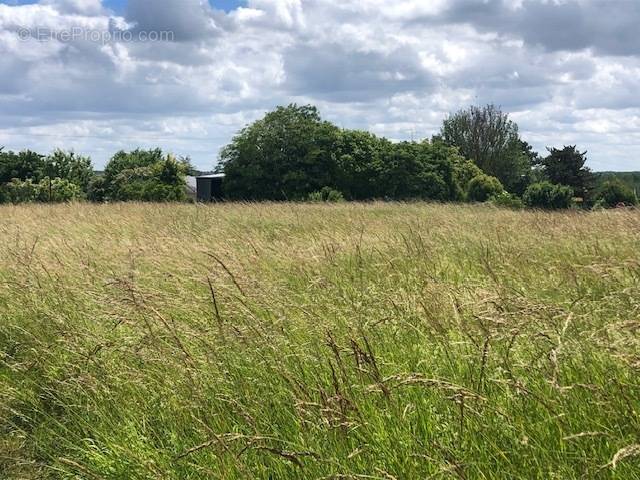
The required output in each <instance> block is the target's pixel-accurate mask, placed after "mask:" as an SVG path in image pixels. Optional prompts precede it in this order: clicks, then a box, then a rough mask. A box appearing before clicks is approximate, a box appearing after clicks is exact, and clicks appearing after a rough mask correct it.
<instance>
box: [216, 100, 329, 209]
mask: <svg viewBox="0 0 640 480" xmlns="http://www.w3.org/2000/svg"><path fill="white" fill-rule="evenodd" d="M338 133H339V130H338V128H337V127H335V126H334V125H332V124H330V123H329V122H325V121H323V120H322V119H321V118H320V114H319V113H318V110H317V109H316V107H313V106H310V105H307V106H298V105H289V106H288V107H278V108H277V109H276V110H274V111H273V112H270V113H268V114H267V115H266V116H265V117H264V118H263V119H261V120H258V121H256V122H254V123H253V124H252V125H250V126H248V127H246V128H244V129H243V130H242V131H241V132H240V133H239V134H238V135H236V136H235V137H234V139H233V141H232V142H231V144H230V145H228V146H227V147H225V148H224V149H223V151H222V153H221V155H220V163H221V165H222V168H223V169H224V173H225V175H226V178H225V182H224V184H225V192H226V195H227V196H228V197H229V198H230V199H242V200H303V199H306V198H307V196H308V195H309V194H310V193H312V192H315V191H317V190H320V189H321V188H322V187H323V186H327V185H333V182H332V179H333V175H332V174H333V172H334V171H335V168H336V166H335V161H334V156H333V147H334V144H335V143H336V139H337V136H338Z"/></svg>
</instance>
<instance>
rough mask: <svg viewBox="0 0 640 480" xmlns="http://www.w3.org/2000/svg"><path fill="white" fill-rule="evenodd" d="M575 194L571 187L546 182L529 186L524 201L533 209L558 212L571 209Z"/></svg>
mask: <svg viewBox="0 0 640 480" xmlns="http://www.w3.org/2000/svg"><path fill="white" fill-rule="evenodd" d="M573 194H574V192H573V189H572V188H571V187H568V186H566V185H557V184H553V183H551V182H548V181H544V182H539V183H534V184H531V185H529V187H528V188H527V190H526V191H525V192H524V195H523V197H522V200H523V201H524V203H525V204H526V205H527V206H529V207H532V208H542V209H547V210H556V209H561V208H569V207H570V206H571V204H572V203H573Z"/></svg>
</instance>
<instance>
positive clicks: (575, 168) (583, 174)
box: [541, 145, 594, 204]
mask: <svg viewBox="0 0 640 480" xmlns="http://www.w3.org/2000/svg"><path fill="white" fill-rule="evenodd" d="M586 161H587V152H580V151H579V150H578V149H577V148H576V146H575V145H572V146H568V147H564V148H563V149H561V150H559V149H557V148H551V149H549V155H548V156H547V157H546V158H544V159H543V160H542V162H541V165H542V167H543V170H544V173H545V176H546V178H547V179H549V181H550V182H551V183H555V184H558V185H566V186H568V187H571V188H572V189H573V192H574V195H576V196H578V197H579V198H581V199H583V201H584V202H586V203H587V204H589V203H590V201H591V199H592V198H591V197H592V192H593V190H594V177H593V174H592V173H591V170H590V169H589V168H587V167H585V163H586Z"/></svg>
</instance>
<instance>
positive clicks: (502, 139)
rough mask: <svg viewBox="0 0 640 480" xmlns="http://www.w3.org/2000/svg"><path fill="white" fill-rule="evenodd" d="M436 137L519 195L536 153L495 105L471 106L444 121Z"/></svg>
mask: <svg viewBox="0 0 640 480" xmlns="http://www.w3.org/2000/svg"><path fill="white" fill-rule="evenodd" d="M439 137H440V138H441V139H442V140H443V141H444V142H445V144H447V145H450V146H453V147H457V148H458V151H459V152H460V154H461V155H463V156H464V157H465V158H467V159H469V160H472V161H473V162H474V163H475V164H476V165H477V166H478V167H479V168H480V169H482V171H484V172H485V173H486V174H487V175H490V176H493V177H496V178H498V179H499V180H500V182H501V183H502V184H503V185H504V186H505V187H506V188H507V190H509V191H510V192H514V193H518V194H522V193H523V192H524V189H525V188H526V186H527V184H528V178H529V175H530V172H531V167H532V163H533V162H534V161H535V159H536V156H537V155H536V154H535V152H533V150H532V149H531V146H530V145H529V144H527V143H526V142H523V141H522V140H521V139H520V134H519V132H518V125H517V124H516V123H515V122H513V121H511V120H510V119H509V115H507V114H506V113H503V112H502V110H500V108H498V107H496V106H495V105H487V106H485V107H476V106H472V107H469V108H468V109H466V110H460V111H459V112H456V113H454V114H453V115H451V116H450V117H449V118H447V119H445V120H444V122H443V125H442V129H441V131H440V135H439Z"/></svg>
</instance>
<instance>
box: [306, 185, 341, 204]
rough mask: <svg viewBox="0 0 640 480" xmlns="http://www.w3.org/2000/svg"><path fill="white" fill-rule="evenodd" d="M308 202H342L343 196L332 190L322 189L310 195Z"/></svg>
mask: <svg viewBox="0 0 640 480" xmlns="http://www.w3.org/2000/svg"><path fill="white" fill-rule="evenodd" d="M308 200H309V201H310V202H328V203H338V202H343V201H344V195H342V193H341V192H339V191H337V190H334V189H333V188H330V187H324V188H322V190H319V191H317V192H313V193H310V194H309V197H308Z"/></svg>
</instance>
